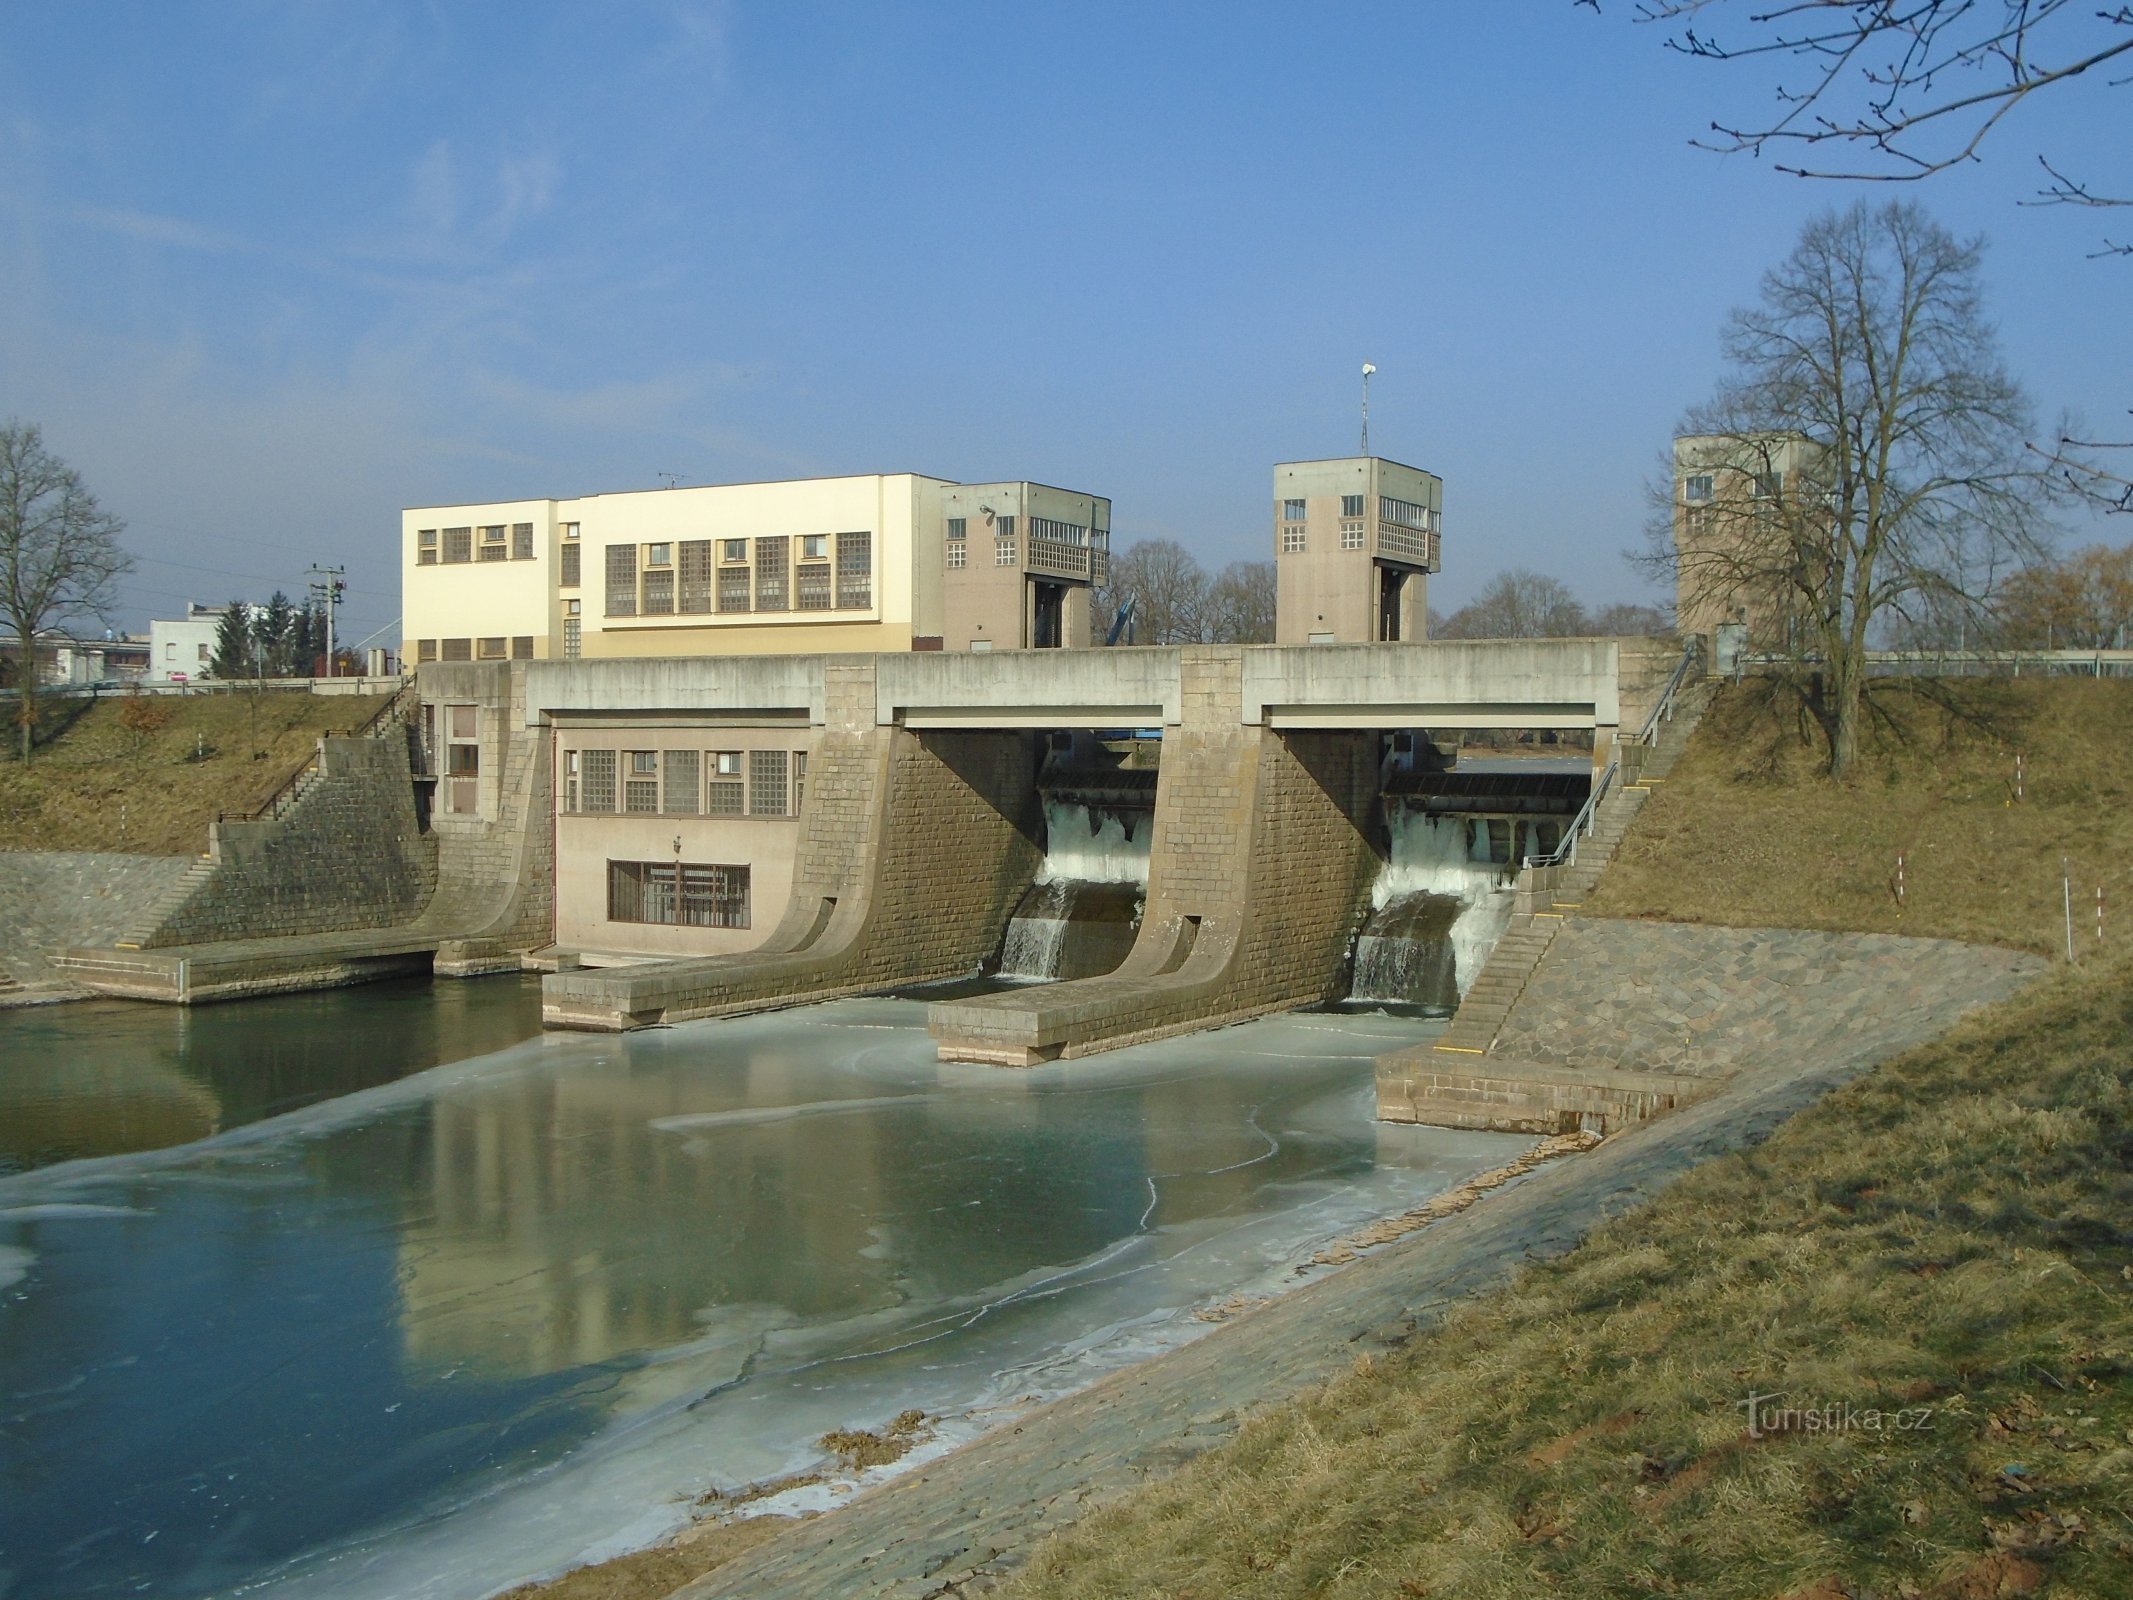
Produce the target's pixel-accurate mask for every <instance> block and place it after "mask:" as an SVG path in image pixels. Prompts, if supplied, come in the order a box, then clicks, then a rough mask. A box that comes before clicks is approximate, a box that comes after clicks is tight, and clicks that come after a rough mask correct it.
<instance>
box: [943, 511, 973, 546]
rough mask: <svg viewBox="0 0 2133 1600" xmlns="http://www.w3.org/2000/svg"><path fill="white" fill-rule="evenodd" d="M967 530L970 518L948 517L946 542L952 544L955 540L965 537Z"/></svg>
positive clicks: (968, 530)
mask: <svg viewBox="0 0 2133 1600" xmlns="http://www.w3.org/2000/svg"><path fill="white" fill-rule="evenodd" d="M969 532H970V519H969V518H968V517H950V518H949V519H948V542H949V543H950V544H954V543H955V542H956V540H958V539H961V538H964V537H966V536H967V535H968V534H969Z"/></svg>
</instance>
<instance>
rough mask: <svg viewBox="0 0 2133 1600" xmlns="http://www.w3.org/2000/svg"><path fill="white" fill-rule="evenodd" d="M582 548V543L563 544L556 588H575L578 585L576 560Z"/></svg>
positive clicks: (577, 560)
mask: <svg viewBox="0 0 2133 1600" xmlns="http://www.w3.org/2000/svg"><path fill="white" fill-rule="evenodd" d="M584 548H585V547H584V546H583V545H576V544H566V545H565V546H563V552H562V557H561V566H560V571H561V574H562V575H561V576H560V577H558V578H557V579H556V586H557V587H558V588H562V589H575V588H576V587H577V586H578V582H579V574H578V562H579V558H580V555H581V553H582V552H583V550H584Z"/></svg>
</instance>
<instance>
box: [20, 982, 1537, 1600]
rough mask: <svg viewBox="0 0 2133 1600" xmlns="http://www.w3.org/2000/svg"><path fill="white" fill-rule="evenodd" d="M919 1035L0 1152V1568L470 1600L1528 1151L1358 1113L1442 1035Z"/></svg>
mask: <svg viewBox="0 0 2133 1600" xmlns="http://www.w3.org/2000/svg"><path fill="white" fill-rule="evenodd" d="M371 992H373V991H358V993H371ZM447 992H448V991H447ZM74 1014H76V1015H79V1014H81V1013H80V1011H79V1010H78V1009H77V1010H76V1012H75V1013H74ZM60 1015H62V1014H60V1013H55V1016H60ZM203 1015H205V1014H204V1013H203ZM923 1024H924V1008H923V1006H922V1004H920V1003H917V1002H914V1001H909V1000H899V999H880V1000H855V1001H844V1002H839V1003H836V1004H833V1005H825V1006H818V1007H812V1008H808V1009H806V1010H801V1011H791V1012H784V1013H779V1014H776V1015H773V1016H766V1017H756V1018H743V1019H736V1020H733V1021H729V1022H724V1023H714V1024H691V1025H687V1026H683V1027H679V1028H674V1029H668V1030H659V1031H654V1032H647V1033H642V1034H635V1035H628V1036H621V1037H616V1038H601V1037H593V1036H584V1035H575V1036H555V1035H550V1036H545V1037H541V1038H537V1039H532V1040H529V1041H527V1042H526V1043H523V1044H520V1045H518V1046H516V1047H514V1048H511V1049H508V1050H506V1051H503V1052H502V1053H500V1054H498V1055H496V1056H493V1057H491V1058H489V1059H486V1060H482V1061H476V1062H469V1063H465V1064H462V1065H459V1066H451V1067H445V1068H442V1069H440V1070H439V1071H437V1072H432V1073H428V1074H424V1075H422V1076H420V1077H415V1078H410V1079H408V1080H406V1081H404V1082H399V1083H392V1084H387V1085H384V1086H381V1087H374V1088H371V1089H370V1090H368V1091H367V1092H365V1093H360V1094H357V1095H355V1096H354V1097H352V1098H350V1099H347V1100H343V1101H340V1102H337V1103H333V1104H327V1105H320V1106H315V1107H313V1108H312V1109H310V1110H308V1111H304V1112H300V1113H298V1114H296V1115H294V1116H292V1117H289V1118H284V1119H282V1120H281V1121H278V1122H275V1123H272V1124H264V1125H261V1126H260V1127H257V1128H252V1129H247V1130H241V1131H239V1132H238V1133H235V1134H231V1135H225V1136H224V1137H222V1138H219V1139H217V1140H214V1141H211V1142H209V1143H207V1144H205V1145H201V1146H196V1147H193V1148H191V1149H189V1150H183V1151H173V1152H170V1153H168V1154H167V1155H164V1156H160V1157H144V1158H139V1159H138V1160H136V1161H134V1162H129V1163H127V1164H125V1165H124V1166H123V1167H122V1168H120V1169H119V1170H116V1171H113V1170H110V1169H103V1170H101V1171H87V1172H85V1171H83V1170H81V1169H70V1168H64V1167H62V1168H57V1169H54V1170H52V1171H49V1172H45V1173H30V1174H25V1175H22V1176H18V1177H16V1178H13V1179H8V1180H4V1181H0V1258H7V1253H8V1252H9V1251H11V1250H12V1251H13V1252H14V1255H13V1257H12V1258H11V1259H12V1260H13V1261H14V1262H15V1266H16V1270H18V1271H19V1272H20V1273H21V1276H20V1278H19V1281H17V1282H15V1283H14V1284H13V1286H12V1288H7V1287H6V1286H5V1277H6V1267H5V1262H4V1259H0V1550H4V1551H5V1552H6V1554H5V1555H4V1556H0V1564H4V1565H5V1566H7V1567H9V1568H12V1569H13V1570H12V1572H11V1573H8V1574H4V1575H0V1590H5V1589H6V1580H7V1579H12V1581H13V1582H14V1583H15V1584H16V1585H18V1586H19V1587H20V1589H21V1592H24V1593H47V1592H51V1593H58V1592H69V1593H71V1592H86V1591H100V1590H117V1589H120V1588H124V1589H127V1590H131V1591H136V1592H142V1593H149V1594H164V1595H198V1594H205V1593H210V1592H216V1591H220V1590H226V1589H230V1588H234V1587H237V1586H239V1585H247V1584H252V1583H256V1582H260V1581H263V1580H267V1579H272V1580H274V1581H275V1582H276V1583H278V1584H281V1585H284V1586H286V1587H287V1588H288V1589H289V1590H290V1592H294V1593H332V1594H356V1595H370V1594H395V1595H399V1594H414V1593H422V1594H436V1595H468V1596H472V1595H478V1594H481V1593H486V1592H489V1591H491V1590H493V1589H494V1588H496V1587H497V1586H498V1585H499V1584H502V1583H504V1582H506V1581H508V1580H510V1579H511V1578H512V1577H513V1576H514V1575H515V1574H516V1575H523V1574H524V1573H527V1572H531V1571H537V1570H540V1569H541V1568H542V1567H543V1566H552V1565H554V1564H556V1563H559V1562H562V1561H567V1560H568V1559H569V1558H570V1557H571V1556H572V1555H573V1554H575V1553H576V1552H577V1551H579V1550H581V1549H583V1548H584V1547H585V1545H586V1544H587V1543H589V1542H592V1541H594V1540H596V1539H597V1538H600V1537H603V1536H610V1535H612V1534H613V1533H614V1532H615V1531H616V1530H617V1529H618V1528H621V1527H624V1526H630V1525H641V1524H642V1521H643V1518H644V1517H645V1516H646V1514H647V1511H648V1509H650V1510H652V1511H657V1510H658V1508H661V1507H667V1508H672V1507H674V1506H676V1505H678V1504H681V1503H684V1502H685V1500H686V1497H687V1496H688V1495H689V1494H692V1493H695V1492H699V1491H701V1490H702V1489H704V1488H707V1487H710V1486H712V1485H714V1484H719V1485H732V1484H735V1483H741V1482H748V1481H753V1480H756V1479H759V1478H762V1477H765V1476H769V1475H770V1474H772V1473H773V1472H776V1471H780V1470H786V1469H787V1468H789V1467H790V1466H792V1465H794V1464H796V1463H797V1462H799V1461H803V1460H805V1459H806V1458H807V1456H808V1454H809V1449H810V1447H809V1444H808V1441H810V1440H811V1439H813V1438H815V1437H816V1436H818V1435H819V1434H820V1433H821V1432H823V1431H825V1430H826V1429H827V1428H829V1427H832V1426H837V1425H840V1424H844V1423H851V1422H864V1421H867V1420H879V1419H880V1418H882V1417H886V1416H888V1415H893V1414H894V1412H895V1411H897V1410H899V1409H901V1408H902V1407H903V1406H904V1405H906V1404H916V1405H920V1406H923V1407H925V1408H926V1409H928V1410H931V1411H935V1412H948V1413H960V1412H967V1411H969V1410H971V1409H973V1408H982V1407H984V1406H987V1405H994V1404H999V1403H1003V1402H1004V1401H1005V1400H1006V1399H1010V1398H1012V1397H1014V1396H1018V1395H1022V1394H1025V1393H1029V1392H1047V1391H1049V1390H1055V1389H1057V1388H1059V1387H1062V1386H1071V1385H1072V1384H1074V1383H1078V1382H1083V1381H1087V1380H1088V1379H1089V1378H1090V1377H1092V1376H1094V1375H1095V1374H1097V1373H1098V1372H1100V1371H1101V1370H1105V1368H1106V1366H1107V1365H1112V1366H1115V1365H1116V1364H1118V1363H1119V1362H1121V1361H1123V1360H1125V1359H1128V1358H1130V1357H1131V1356H1133V1355H1135V1354H1138V1353H1143V1352H1145V1351H1147V1350H1151V1349H1156V1348H1162V1347H1164V1345H1165V1344H1166V1343H1168V1342H1175V1341H1176V1340H1177V1339H1178V1338H1181V1337H1184V1336H1185V1335H1186V1334H1187V1333H1189V1332H1191V1331H1194V1329H1195V1326H1196V1325H1194V1324H1193V1323H1192V1322H1191V1319H1190V1317H1189V1315H1188V1311H1189V1308H1190V1307H1191V1306H1192V1305H1194V1304H1198V1303H1202V1302H1204V1301H1206V1300H1208V1299H1218V1298H1221V1297H1223V1296H1225V1295H1227V1294H1229V1293H1232V1292H1236V1291H1238V1290H1240V1289H1249V1288H1251V1287H1253V1286H1254V1285H1261V1286H1264V1285H1269V1284H1272V1283H1275V1282H1278V1281H1280V1280H1281V1279H1282V1277H1283V1275H1284V1274H1285V1272H1286V1270H1287V1267H1288V1264H1289V1263H1290V1262H1292V1261H1293V1260H1295V1259H1296V1257H1297V1254H1298V1253H1299V1251H1305V1250H1307V1249H1308V1248H1309V1246H1310V1245H1311V1244H1312V1243H1314V1242H1315V1241H1316V1240H1319V1239H1322V1238H1324V1237H1326V1236H1327V1235H1329V1234H1331V1233H1334V1232H1338V1231H1340V1230H1341V1229H1342V1228H1344V1227H1346V1226H1350V1225H1352V1224H1353V1223H1355V1222H1357V1221H1360V1220H1362V1219H1363V1218H1365V1217H1367V1216H1371V1215H1376V1214H1382V1213H1383V1212H1385V1211H1389V1210H1397V1209H1400V1208H1402V1207H1404V1206H1406V1205H1409V1204H1413V1203H1415V1202H1416V1201H1417V1200H1418V1199H1419V1198H1420V1197H1421V1196H1423V1195H1426V1194H1428V1193H1432V1192H1435V1191H1436V1190H1438V1189H1441V1188H1443V1187H1445V1186H1447V1185H1448V1184H1450V1183H1452V1182H1455V1181H1457V1179H1458V1178H1459V1177H1461V1176H1463V1175H1464V1174H1465V1173H1467V1172H1470V1171H1472V1170H1474V1169H1475V1168H1477V1167H1480V1166H1484V1165H1488V1164H1491V1163H1492V1162H1493V1161H1495V1160H1498V1159H1501V1156H1502V1153H1503V1151H1504V1150H1505V1149H1507V1148H1509V1147H1511V1146H1512V1145H1514V1144H1516V1143H1519V1142H1520V1141H1512V1140H1505V1139H1501V1138H1495V1137H1491V1136H1485V1135H1461V1134H1443V1133H1437V1132H1435V1131H1434V1130H1397V1131H1396V1135H1395V1136H1394V1137H1392V1138H1391V1139H1390V1140H1389V1142H1388V1141H1387V1139H1386V1138H1385V1136H1383V1135H1381V1134H1380V1133H1379V1132H1378V1131H1377V1130H1376V1129H1375V1127H1374V1125H1373V1124H1372V1122H1371V1120H1370V1111H1371V1104H1372V1101H1371V1091H1370V1056H1371V1054H1372V1053H1373V1052H1375V1051H1377V1050H1382V1049H1386V1048H1391V1047H1392V1046H1393V1045H1395V1044H1397V1043H1401V1042H1409V1041H1411V1040H1413V1039H1416V1038H1419V1037H1423V1036H1424V1035H1425V1034H1426V1032H1427V1031H1428V1030H1429V1029H1430V1028H1431V1026H1432V1025H1430V1024H1423V1023H1418V1022H1414V1021H1403V1020H1394V1019H1385V1018H1382V1017H1381V1018H1330V1017H1323V1016H1321V1017H1288V1018H1275V1019H1266V1020H1263V1021H1261V1022H1257V1023H1252V1024H1248V1025H1246V1026H1244V1027H1241V1028H1234V1029H1228V1030H1224V1031H1223V1032H1221V1033H1219V1034H1215V1035H1211V1036H1204V1037H1201V1038H1197V1039H1184V1040H1173V1041H1168V1042H1165V1043H1163V1044H1159V1045H1153V1046H1145V1047H1141V1048H1139V1049H1136V1050H1131V1051H1124V1052H1119V1053H1118V1054H1116V1055H1114V1056H1110V1057H1104V1058H1098V1059H1097V1060H1094V1061H1088V1062H1078V1063H1069V1064H1065V1065H1060V1066H1054V1067H1048V1068H1042V1069H1038V1070H1035V1071H1031V1072H1019V1073H1018V1072H1002V1071H997V1070H994V1069H987V1068H970V1067H959V1066H949V1065H943V1064H941V1063H939V1062H937V1061H936V1060H934V1058H933V1050H932V1042H931V1040H930V1039H929V1038H928V1037H927V1035H926V1034H925V1031H924V1025H923ZM566 1458H567V1470H562V1471H548V1470H543V1471H541V1472H539V1473H530V1469H533V1468H543V1469H546V1468H550V1467H553V1466H554V1465H555V1464H557V1463H559V1462H565V1461H566ZM113 1486H120V1490H119V1492H116V1493H115V1492H114V1490H113ZM675 1514H677V1515H678V1513H675Z"/></svg>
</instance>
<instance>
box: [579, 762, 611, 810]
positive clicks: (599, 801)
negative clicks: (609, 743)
mask: <svg viewBox="0 0 2133 1600" xmlns="http://www.w3.org/2000/svg"><path fill="white" fill-rule="evenodd" d="M585 809H586V810H587V811H612V810H614V809H615V752H614V751H612V750H588V751H586V752H585Z"/></svg>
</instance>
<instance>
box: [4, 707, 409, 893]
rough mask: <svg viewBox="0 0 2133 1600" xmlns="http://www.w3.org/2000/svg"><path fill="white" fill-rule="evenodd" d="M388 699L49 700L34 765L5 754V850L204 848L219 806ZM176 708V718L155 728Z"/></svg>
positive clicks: (243, 799)
mask: <svg viewBox="0 0 2133 1600" xmlns="http://www.w3.org/2000/svg"><path fill="white" fill-rule="evenodd" d="M382 703H383V702H382V701H381V700H379V699H378V698H377V697H375V696H363V695H313V694H292V693H288V692H280V693H273V694H262V695H261V696H259V698H258V700H257V702H256V705H255V702H254V700H253V697H252V696H250V695H248V694H245V693H242V692H235V693H229V694H215V695H185V696H182V697H170V698H162V697H156V698H149V697H145V696H143V697H140V698H138V699H134V698H129V697H126V696H118V697H107V698H104V699H101V700H97V701H93V702H91V701H84V700H58V699H48V700H45V701H43V702H41V708H42V710H43V711H44V713H45V718H46V721H45V730H46V732H45V737H46V738H47V739H48V742H46V743H44V744H42V745H40V747H39V748H38V750H37V753H36V755H35V756H34V757H33V758H32V759H31V760H30V761H29V762H28V763H27V764H25V763H24V762H22V761H21V760H20V759H19V758H18V757H17V756H15V755H14V753H13V752H12V751H9V752H7V753H6V755H5V756H4V757H0V850H117V851H124V852H127V853H130V854H133V855H150V856H179V855H195V854H198V853H199V852H200V851H202V850H205V849H206V848H207V825H208V823H210V822H211V821H213V820H214V816H215V813H216V812H217V811H244V810H248V809H250V808H251V807H253V806H255V805H257V804H258V803H259V802H261V801H262V800H264V799H266V798H267V796H269V795H270V794H272V793H273V791H274V790H275V788H277V787H278V786H279V785H280V783H281V781H282V780H283V779H285V778H286V777H287V776H288V775H289V774H290V772H292V771H293V770H294V769H295V768H296V767H297V766H298V765H299V764H300V763H301V762H302V761H303V760H304V758H305V757H306V756H307V755H308V754H309V753H310V752H311V749H312V745H313V742H314V741H315V740H316V739H317V738H318V736H319V735H320V734H322V733H345V732H346V731H347V730H349V729H350V728H353V727H355V726H356V725H357V724H359V723H361V722H363V721H364V720H365V719H366V718H368V717H369V716H370V715H371V713H372V712H374V711H376V710H377V709H378V707H379V705H381V704H382ZM129 708H130V709H129ZM144 709H145V710H146V711H147V712H148V713H149V714H148V715H143V714H142V712H143V710H144ZM165 710H168V712H169V720H168V721H167V722H166V723H164V724H163V725H162V726H160V727H154V726H146V724H152V723H154V722H155V721H157V720H158V718H157V716H156V715H155V714H156V713H160V712H162V711H165ZM255 715H256V725H255ZM129 723H131V724H133V726H128V724H129ZM255 730H256V731H255ZM255 751H257V752H263V753H262V754H260V755H258V756H257V757H256V758H255V755H254V752H255ZM203 752H204V755H203Z"/></svg>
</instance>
